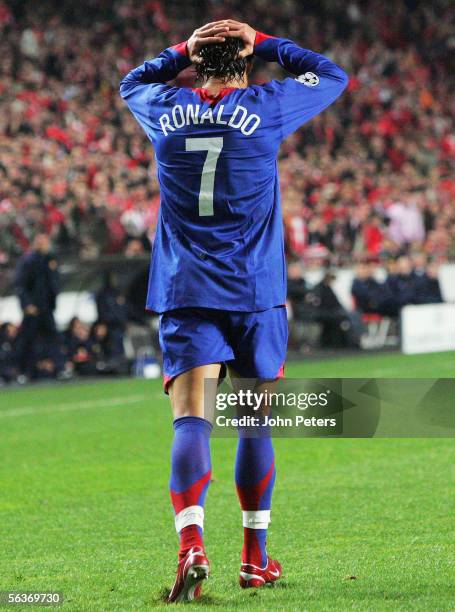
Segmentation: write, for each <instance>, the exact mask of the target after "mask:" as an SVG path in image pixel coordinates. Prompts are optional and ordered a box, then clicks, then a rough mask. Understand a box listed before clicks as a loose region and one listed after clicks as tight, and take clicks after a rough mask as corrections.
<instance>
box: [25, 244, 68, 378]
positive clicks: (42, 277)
mask: <svg viewBox="0 0 455 612" xmlns="http://www.w3.org/2000/svg"><path fill="white" fill-rule="evenodd" d="M15 285H16V290H17V294H18V296H19V299H20V304H21V307H22V311H23V320H22V325H21V329H20V333H19V339H18V342H17V357H18V363H19V367H20V369H21V371H22V372H23V373H24V374H26V375H27V376H30V375H31V374H32V372H33V371H34V363H33V360H34V359H36V358H37V354H38V353H40V352H41V349H42V347H41V346H40V343H42V344H44V345H46V344H47V345H50V344H53V345H54V346H58V345H59V344H60V339H59V335H58V333H57V329H56V326H55V320H54V310H55V306H56V301H57V295H58V290H59V278H58V265H57V261H56V259H55V257H54V256H53V255H52V254H51V253H50V241H49V237H48V236H47V235H46V234H43V233H39V234H37V236H36V237H35V240H34V242H33V249H32V251H30V252H29V253H28V254H26V255H24V256H23V257H22V258H21V259H20V260H19V262H18V265H17V269H16V278H15ZM54 358H55V364H54V365H55V368H54V370H53V371H54V372H57V371H58V370H59V369H60V368H61V365H62V361H61V358H60V357H59V356H58V355H54ZM48 370H49V368H48Z"/></svg>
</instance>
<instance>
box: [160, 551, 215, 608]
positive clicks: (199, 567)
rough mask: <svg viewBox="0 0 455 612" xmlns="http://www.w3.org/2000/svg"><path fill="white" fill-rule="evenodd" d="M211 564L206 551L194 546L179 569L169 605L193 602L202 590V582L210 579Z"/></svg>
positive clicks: (180, 563) (169, 598)
mask: <svg viewBox="0 0 455 612" xmlns="http://www.w3.org/2000/svg"><path fill="white" fill-rule="evenodd" d="M209 571H210V564H209V560H208V559H207V557H206V556H205V551H204V549H203V548H201V547H200V546H193V548H190V550H189V551H188V552H187V553H186V555H185V556H184V557H183V559H182V560H181V561H179V564H178V567H177V578H176V579H175V583H174V586H173V587H172V591H171V592H170V594H169V597H168V599H167V601H168V603H177V602H185V601H193V599H197V598H198V597H199V596H200V594H201V590H202V581H203V580H206V579H207V578H208V577H209Z"/></svg>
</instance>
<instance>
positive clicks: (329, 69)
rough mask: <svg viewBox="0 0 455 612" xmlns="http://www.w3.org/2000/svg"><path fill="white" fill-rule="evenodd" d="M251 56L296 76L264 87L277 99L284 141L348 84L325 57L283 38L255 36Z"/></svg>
mask: <svg viewBox="0 0 455 612" xmlns="http://www.w3.org/2000/svg"><path fill="white" fill-rule="evenodd" d="M254 54H255V55H257V57H259V58H261V59H263V60H265V61H268V62H277V63H278V64H280V66H282V67H283V68H284V69H285V70H287V71H288V72H290V73H291V74H293V75H295V78H286V79H284V80H283V81H271V82H270V83H268V84H267V85H266V86H265V88H266V89H267V90H268V91H270V93H271V95H273V96H275V97H276V98H278V105H279V110H280V115H281V127H282V132H283V133H282V137H283V138H286V137H287V136H289V134H292V132H294V131H295V130H296V129H297V128H299V127H300V126H301V125H303V124H304V123H306V122H307V121H310V119H312V118H313V117H315V116H316V115H318V114H319V113H320V112H321V111H323V110H324V109H325V108H327V107H328V106H329V105H330V104H332V102H334V101H335V100H336V99H337V98H338V96H340V95H341V93H342V92H343V91H344V89H345V88H346V86H347V84H348V82H349V79H348V76H347V74H346V73H345V72H344V70H342V69H341V68H340V67H339V66H337V65H336V64H335V63H334V62H332V61H331V60H329V59H328V58H327V57H324V55H320V54H319V53H314V52H313V51H309V50H308V49H302V48H301V47H299V46H298V45H296V44H295V43H294V42H292V41H291V40H287V39H285V38H275V37H273V36H268V35H266V34H261V33H260V32H258V33H257V34H256V40H255V46H254Z"/></svg>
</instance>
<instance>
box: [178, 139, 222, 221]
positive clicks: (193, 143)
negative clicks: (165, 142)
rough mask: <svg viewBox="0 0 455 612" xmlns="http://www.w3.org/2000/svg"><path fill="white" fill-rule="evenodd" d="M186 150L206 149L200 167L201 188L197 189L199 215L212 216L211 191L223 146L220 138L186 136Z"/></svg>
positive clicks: (213, 187) (213, 186)
mask: <svg viewBox="0 0 455 612" xmlns="http://www.w3.org/2000/svg"><path fill="white" fill-rule="evenodd" d="M185 142H186V150H187V151H207V157H206V159H205V162H204V166H203V168H202V176H201V189H200V191H199V216H200V217H212V216H213V191H214V189H215V172H216V165H217V163H218V158H219V156H220V153H221V149H222V148H223V139H222V138H187V139H186V141H185Z"/></svg>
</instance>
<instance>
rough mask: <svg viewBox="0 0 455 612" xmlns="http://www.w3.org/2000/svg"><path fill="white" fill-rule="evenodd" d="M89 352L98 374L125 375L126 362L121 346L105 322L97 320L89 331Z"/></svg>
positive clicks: (126, 372) (126, 371)
mask: <svg viewBox="0 0 455 612" xmlns="http://www.w3.org/2000/svg"><path fill="white" fill-rule="evenodd" d="M90 353H91V356H92V360H93V363H94V366H95V370H96V372H97V373H98V374H112V375H120V374H123V375H126V374H128V363H127V361H126V358H125V355H124V351H123V347H121V346H119V344H118V342H117V338H115V337H113V336H112V334H111V333H110V330H109V328H108V326H107V325H106V323H104V322H103V321H97V322H96V323H94V324H93V326H92V329H91V333H90Z"/></svg>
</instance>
